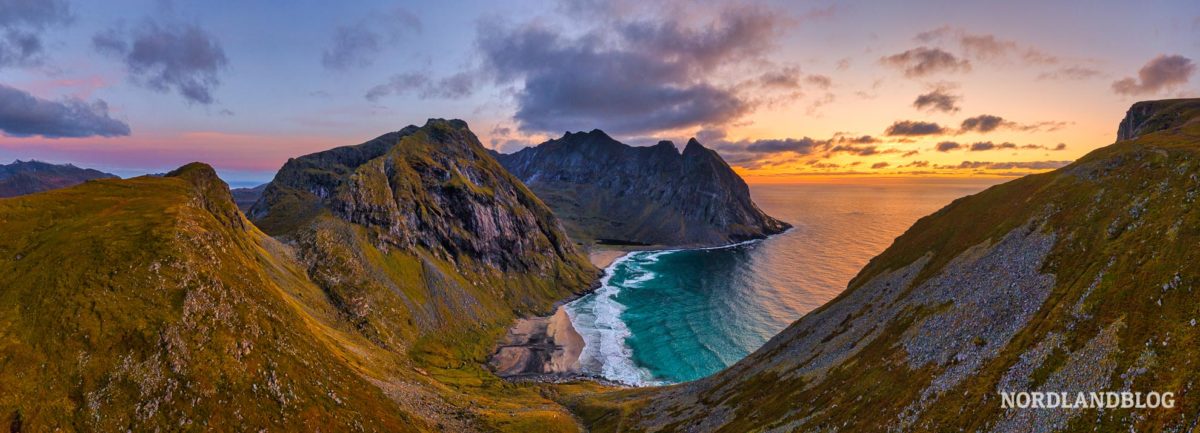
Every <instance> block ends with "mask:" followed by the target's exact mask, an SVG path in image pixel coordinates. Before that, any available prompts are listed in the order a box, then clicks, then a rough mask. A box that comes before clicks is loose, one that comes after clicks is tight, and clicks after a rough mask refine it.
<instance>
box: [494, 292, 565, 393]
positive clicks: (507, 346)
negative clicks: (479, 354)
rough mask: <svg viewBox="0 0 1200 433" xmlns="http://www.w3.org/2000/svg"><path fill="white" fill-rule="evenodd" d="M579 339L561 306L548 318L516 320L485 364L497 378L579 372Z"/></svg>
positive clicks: (561, 374) (562, 374)
mask: <svg viewBox="0 0 1200 433" xmlns="http://www.w3.org/2000/svg"><path fill="white" fill-rule="evenodd" d="M583 345H584V342H583V337H582V336H580V335H579V333H578V332H576V331H575V327H573V326H571V318H570V317H569V316H567V311H566V310H565V309H563V307H558V310H555V312H554V315H552V316H550V317H534V318H528V319H518V320H517V323H516V324H514V325H513V327H512V328H509V330H508V335H506V336H505V338H504V341H503V342H502V343H501V344H500V346H499V347H498V348H497V349H496V352H495V353H494V354H493V355H492V358H491V360H489V361H488V365H489V366H490V367H491V368H492V370H493V371H495V372H496V375H498V376H501V377H517V376H536V375H555V376H573V375H577V374H579V373H580V370H579V354H580V353H581V352H583Z"/></svg>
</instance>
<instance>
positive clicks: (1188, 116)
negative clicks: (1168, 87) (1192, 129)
mask: <svg viewBox="0 0 1200 433" xmlns="http://www.w3.org/2000/svg"><path fill="white" fill-rule="evenodd" d="M1198 115H1200V101H1198V100H1196V99H1164V100H1159V101H1142V102H1138V103H1136V104H1133V106H1131V107H1129V111H1127V112H1126V113H1125V118H1124V119H1121V125H1120V126H1119V127H1118V128H1117V141H1124V140H1132V139H1135V138H1138V137H1140V136H1142V135H1145V134H1149V133H1151V132H1157V131H1162V130H1166V129H1170V128H1175V127H1178V126H1180V125H1182V124H1184V123H1186V122H1192V121H1196V119H1197V118H1198Z"/></svg>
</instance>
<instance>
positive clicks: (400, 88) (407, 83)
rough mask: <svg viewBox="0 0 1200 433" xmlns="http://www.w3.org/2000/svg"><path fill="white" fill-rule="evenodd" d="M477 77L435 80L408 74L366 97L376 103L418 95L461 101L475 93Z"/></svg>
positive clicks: (467, 74) (462, 75) (466, 74)
mask: <svg viewBox="0 0 1200 433" xmlns="http://www.w3.org/2000/svg"><path fill="white" fill-rule="evenodd" d="M475 85H476V77H475V75H474V74H472V73H470V72H459V73H457V74H454V75H451V76H449V77H445V78H442V79H439V80H434V79H432V78H430V77H429V75H427V74H424V73H418V72H407V73H403V74H396V75H393V76H392V77H391V78H389V79H388V82H386V83H383V84H380V85H377V86H375V87H372V88H371V89H370V90H368V91H367V94H366V95H365V97H366V98H367V100H369V101H371V102H376V101H379V100H380V99H382V98H383V97H385V96H388V95H403V94H408V93H412V94H416V95H417V96H418V97H420V98H421V99H431V98H441V99H460V98H465V97H467V96H471V94H472V93H474V92H475Z"/></svg>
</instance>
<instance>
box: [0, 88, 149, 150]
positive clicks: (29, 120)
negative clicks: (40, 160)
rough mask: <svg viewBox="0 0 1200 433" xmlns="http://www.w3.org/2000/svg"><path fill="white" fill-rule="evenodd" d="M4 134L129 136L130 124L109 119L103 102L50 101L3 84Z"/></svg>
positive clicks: (0, 121)
mask: <svg viewBox="0 0 1200 433" xmlns="http://www.w3.org/2000/svg"><path fill="white" fill-rule="evenodd" d="M0 131H4V133H5V134H6V135H10V136H16V137H29V136H34V135H40V136H43V137H46V138H64V137H92V136H102V137H115V136H122V135H129V125H127V124H126V123H125V122H122V121H120V120H117V119H113V118H112V117H109V114H108V104H107V103H105V102H104V101H103V100H99V99H97V100H96V101H94V102H92V103H87V102H84V101H83V100H80V99H64V100H62V101H49V100H45V99H41V98H38V97H35V96H33V95H30V94H29V93H26V92H25V91H22V90H20V89H16V88H13V87H9V86H5V85H3V84H0Z"/></svg>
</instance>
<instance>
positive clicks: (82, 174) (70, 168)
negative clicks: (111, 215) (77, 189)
mask: <svg viewBox="0 0 1200 433" xmlns="http://www.w3.org/2000/svg"><path fill="white" fill-rule="evenodd" d="M115 177H117V176H114V175H111V174H108V173H105V172H102V171H99V170H93V169H90V168H86V169H85V168H79V167H76V166H74V165H71V164H63V165H57V164H48V163H45V162H40V161H21V160H17V161H14V162H13V163H12V164H8V165H3V164H0V197H15V196H18V195H25V194H33V193H35V192H42V191H48V190H52V189H58V188H66V187H68V186H73V185H78V184H81V183H84V182H87V181H89V180H92V179H104V178H115Z"/></svg>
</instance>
